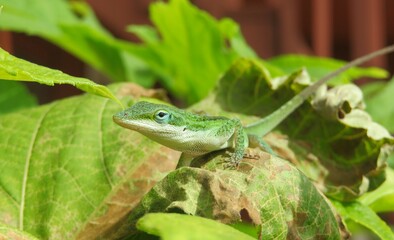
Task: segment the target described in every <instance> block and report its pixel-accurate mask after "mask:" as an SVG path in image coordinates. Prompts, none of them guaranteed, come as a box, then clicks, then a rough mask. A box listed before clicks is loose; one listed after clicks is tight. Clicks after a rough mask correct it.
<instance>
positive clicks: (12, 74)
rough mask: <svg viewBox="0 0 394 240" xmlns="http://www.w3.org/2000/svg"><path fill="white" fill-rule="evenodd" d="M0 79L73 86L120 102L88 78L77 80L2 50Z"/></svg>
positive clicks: (106, 89)
mask: <svg viewBox="0 0 394 240" xmlns="http://www.w3.org/2000/svg"><path fill="white" fill-rule="evenodd" d="M0 61H1V65H0V79H3V80H13V81H29V82H37V83H41V84H47V85H50V86H53V85H54V84H71V85H73V86H75V87H77V88H79V89H81V90H83V91H85V92H89V93H93V94H97V95H100V96H103V97H107V98H109V99H112V100H115V101H118V102H119V100H118V99H117V98H116V97H115V96H114V95H113V94H112V92H111V91H109V90H108V88H107V87H105V86H103V85H99V84H97V83H95V82H93V81H91V80H89V79H86V78H77V77H73V76H70V75H67V74H65V73H63V72H61V71H59V70H53V69H50V68H47V67H43V66H39V65H37V64H34V63H30V62H28V61H25V60H23V59H19V58H16V57H14V56H12V55H10V54H9V53H7V52H6V51H4V50H3V49H1V48H0Z"/></svg>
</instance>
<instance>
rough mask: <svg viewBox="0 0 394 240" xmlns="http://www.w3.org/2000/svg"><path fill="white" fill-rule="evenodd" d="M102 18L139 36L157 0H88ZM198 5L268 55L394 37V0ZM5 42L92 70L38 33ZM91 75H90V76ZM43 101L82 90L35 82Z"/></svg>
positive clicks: (238, 0)
mask: <svg viewBox="0 0 394 240" xmlns="http://www.w3.org/2000/svg"><path fill="white" fill-rule="evenodd" d="M87 2H88V3H89V4H90V5H91V6H92V7H93V9H94V10H95V12H96V14H97V16H98V17H99V19H100V20H101V21H102V24H103V25H104V26H105V27H107V28H108V29H109V30H110V31H111V32H112V33H113V34H114V35H115V36H117V37H120V38H124V39H130V40H132V41H138V39H136V38H135V37H134V36H132V35H130V34H129V33H127V32H126V31H125V27H126V26H127V25H130V24H149V19H148V6H149V4H150V3H151V2H153V0H117V1H102V0H87ZM192 2H193V3H194V4H195V5H196V6H198V7H199V8H201V9H204V10H206V11H208V12H209V13H211V14H212V15H213V16H215V17H216V18H222V17H230V18H233V19H234V20H236V21H237V22H238V23H239V24H240V25H241V29H242V32H243V34H244V36H245V38H246V40H247V42H248V43H249V44H250V45H251V46H252V48H253V49H254V50H255V51H256V52H257V53H258V54H259V55H260V57H262V58H269V57H272V56H275V55H279V54H283V53H303V54H313V55H319V56H327V57H334V58H338V59H343V60H350V59H354V58H356V57H358V56H361V55H363V54H366V53H368V52H371V51H374V50H376V49H379V48H382V47H384V46H386V45H388V44H390V43H393V42H394V41H393V40H394V39H393V38H394V36H393V35H394V28H393V26H394V25H393V24H391V23H393V22H394V1H392V0H347V1H343V0H222V1H215V0H195V1H192ZM0 45H1V46H2V47H3V48H5V49H6V50H8V51H10V52H12V53H13V54H14V55H16V56H18V57H21V58H24V59H27V60H30V61H32V62H35V63H38V64H42V65H45V66H48V67H52V68H57V69H60V70H62V71H64V72H66V73H69V74H71V75H76V76H86V67H85V66H84V64H83V63H82V62H80V61H79V60H77V59H76V58H74V57H73V56H71V55H69V54H67V53H65V52H64V51H62V50H61V49H59V48H57V47H55V46H53V45H51V44H50V43H48V42H46V41H44V40H41V39H39V38H36V37H30V36H26V35H23V34H15V33H7V32H1V33H0ZM366 65H373V66H379V67H383V68H386V69H388V70H389V71H390V72H391V73H392V72H393V70H394V56H393V55H390V56H383V57H380V58H376V59H374V60H372V61H370V62H369V63H368V64H366ZM88 77H89V76H88ZM30 88H32V90H33V91H35V92H38V93H40V94H39V95H40V96H39V100H40V102H47V101H51V100H53V99H57V98H62V97H65V96H68V95H71V94H75V93H77V92H76V91H77V90H75V89H74V88H73V87H70V86H64V85H63V86H57V87H56V88H50V90H46V89H47V88H46V87H44V86H37V84H35V85H31V86H30Z"/></svg>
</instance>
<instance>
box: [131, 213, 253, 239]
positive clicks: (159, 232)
mask: <svg viewBox="0 0 394 240" xmlns="http://www.w3.org/2000/svg"><path fill="white" fill-rule="evenodd" d="M137 228H138V229H139V230H141V231H145V232H147V233H149V234H153V235H156V236H159V237H160V239H163V240H176V239H178V240H183V239H190V240H191V239H196V240H197V239H207V240H219V239H228V240H232V239H234V240H238V239H239V240H253V239H255V238H252V237H250V236H248V235H246V234H244V233H242V232H240V231H237V230H236V229H234V228H232V227H230V226H227V225H224V224H222V223H219V222H216V221H213V220H210V219H206V218H202V217H196V216H188V215H183V214H175V213H172V214H171V213H150V214H147V215H145V216H143V217H142V218H140V219H139V220H138V222H137ZM191 229H193V231H191Z"/></svg>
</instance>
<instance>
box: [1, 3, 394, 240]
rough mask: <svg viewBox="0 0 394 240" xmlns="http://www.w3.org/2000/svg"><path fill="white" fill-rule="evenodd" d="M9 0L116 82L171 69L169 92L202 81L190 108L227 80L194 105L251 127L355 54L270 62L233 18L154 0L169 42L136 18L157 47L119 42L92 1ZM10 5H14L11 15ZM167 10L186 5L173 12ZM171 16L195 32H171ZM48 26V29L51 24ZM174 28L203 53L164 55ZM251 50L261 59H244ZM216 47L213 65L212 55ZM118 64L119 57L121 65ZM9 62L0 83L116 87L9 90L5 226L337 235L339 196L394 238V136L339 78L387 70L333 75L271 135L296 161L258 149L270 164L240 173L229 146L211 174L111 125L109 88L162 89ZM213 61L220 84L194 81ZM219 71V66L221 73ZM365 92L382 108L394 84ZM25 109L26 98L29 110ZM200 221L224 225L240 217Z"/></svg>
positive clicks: (124, 232)
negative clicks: (388, 164)
mask: <svg viewBox="0 0 394 240" xmlns="http://www.w3.org/2000/svg"><path fill="white" fill-rule="evenodd" d="M0 4H3V5H4V12H3V13H2V14H0V26H2V27H3V28H8V29H14V30H19V31H27V29H22V28H23V24H22V23H23V22H24V21H27V19H29V20H30V21H32V20H34V22H35V23H36V24H33V25H32V27H31V29H30V33H32V34H38V35H40V36H43V37H45V38H47V39H48V40H50V41H52V42H54V43H56V44H59V46H62V47H63V48H65V49H67V50H69V51H70V52H73V53H74V54H77V53H76V52H78V54H77V56H79V57H80V58H81V59H84V60H85V61H86V62H87V63H90V64H92V65H93V66H95V67H97V68H98V69H101V70H102V71H104V72H105V71H108V72H107V75H108V76H110V77H111V78H114V79H117V80H118V81H120V80H126V78H127V77H125V76H132V77H131V78H130V79H132V80H134V81H135V82H137V83H143V84H144V85H145V86H150V85H151V84H152V81H153V78H152V76H159V77H160V79H161V81H162V83H163V85H164V86H167V87H168V88H169V89H170V90H172V91H173V92H175V91H176V90H177V89H178V88H179V89H183V90H182V91H185V92H187V91H188V90H187V89H188V88H189V87H194V88H197V89H198V92H196V93H195V95H194V94H193V95H192V96H193V97H191V98H188V96H185V95H182V94H180V95H177V96H178V97H180V98H182V99H184V100H185V101H187V102H189V103H191V102H195V101H197V100H200V99H202V98H203V97H204V96H205V95H206V94H208V92H210V91H211V88H212V87H213V86H214V85H216V90H215V91H213V92H211V94H209V95H208V96H207V97H205V98H204V99H202V100H201V101H199V102H198V103H197V104H195V105H193V106H192V107H191V108H190V110H192V111H204V112H206V113H208V114H212V115H224V116H230V117H238V118H240V119H241V120H242V121H243V122H244V123H248V122H251V121H254V120H255V119H256V117H255V116H265V115H268V114H269V113H271V112H272V111H273V110H275V109H277V108H278V107H279V106H281V105H282V104H283V103H284V102H286V101H287V100H288V99H290V98H291V97H292V96H293V95H294V94H297V93H298V92H299V91H300V90H301V89H302V88H304V87H305V86H307V85H308V84H309V83H310V81H313V80H314V79H316V78H318V77H320V76H321V75H324V74H325V73H327V72H329V71H331V70H332V69H334V68H336V67H337V66H340V65H341V64H343V63H342V62H338V61H336V60H333V59H322V58H315V57H305V56H303V57H301V56H282V57H279V58H275V59H270V60H267V61H262V60H260V59H257V57H256V56H255V55H254V54H253V52H252V51H251V50H250V48H249V47H248V46H247V45H246V44H245V43H244V41H243V40H242V36H241V35H240V33H239V29H238V26H237V25H236V24H235V23H234V22H231V21H229V20H225V21H220V22H217V21H216V20H214V19H213V18H211V17H210V16H208V15H207V14H206V13H202V12H201V11H200V10H198V9H196V8H195V7H193V6H191V5H190V4H189V3H188V2H187V1H183V0H173V1H170V3H168V4H166V3H162V2H161V3H156V4H154V5H153V7H152V19H153V22H154V23H156V26H157V28H158V31H159V32H160V36H161V37H162V38H161V37H159V36H158V35H157V33H156V32H155V30H154V29H152V28H151V27H138V28H136V27H134V28H132V31H134V32H136V33H137V34H138V35H139V36H140V37H141V38H142V39H143V40H144V42H145V43H144V44H143V45H141V46H138V45H135V44H130V43H125V42H122V41H119V40H117V39H114V38H113V37H111V36H110V35H109V34H108V33H106V32H105V30H104V29H102V27H101V26H100V25H99V24H98V22H97V21H95V20H94V19H95V18H94V14H93V13H92V12H91V11H90V10H89V8H88V7H87V6H86V5H81V4H80V3H79V4H77V5H76V4H75V3H68V2H66V1H60V0H56V1H51V4H54V6H55V4H59V5H57V8H53V9H56V10H48V11H45V9H49V8H44V7H43V6H44V5H43V1H39V0H35V1H31V2H30V4H31V5H30V6H31V9H30V10H29V11H28V12H27V10H26V9H25V7H26V2H23V1H0ZM46 4H49V2H46ZM69 4H71V5H69ZM7 6H8V7H7ZM10 6H12V7H13V8H11V7H10ZM69 6H72V7H73V8H72V9H74V11H75V10H78V11H77V12H78V13H79V14H81V16H82V17H81V18H78V17H75V16H74V15H73V14H74V13H73V12H72V11H70V10H67V9H69V8H68V7H69ZM7 8H9V9H14V10H15V11H8V12H7ZM50 9H52V8H50ZM16 10H19V12H21V10H23V11H22V12H24V14H20V16H19V18H18V16H17V14H15V13H16V12H18V11H16ZM43 11H44V13H46V14H44V13H43ZM55 11H56V12H55ZM170 12H175V13H177V14H173V16H169V15H168V14H169V13H170ZM28 13H29V14H28ZM30 13H31V14H30ZM52 15H53V16H52ZM55 15H56V16H55ZM62 15H66V17H60V16H62ZM32 16H34V18H32ZM73 16H74V17H73ZM83 16H85V17H83ZM11 19H12V20H13V21H11ZM70 19H71V20H70ZM89 19H90V20H89ZM163 19H168V21H169V22H166V21H164V20H163ZM17 20H18V21H17ZM41 24H45V26H44V25H41ZM11 25H14V27H15V26H19V28H18V29H16V27H15V28H14V27H12V26H11ZM169 26H174V28H175V27H177V28H182V29H186V30H184V31H183V32H182V34H180V35H174V33H172V32H171V31H170V29H171V28H169ZM188 26H210V27H209V28H208V29H210V30H209V31H207V33H206V34H207V36H205V37H204V39H205V40H206V41H208V42H212V44H213V45H208V47H207V48H206V49H205V50H204V51H196V50H195V49H196V48H198V46H199V45H198V42H196V41H193V39H189V38H188V36H194V34H195V32H194V31H195V30H196V29H193V28H191V27H188ZM46 28H48V29H50V30H51V31H48V33H47V32H46V31H45V29H46ZM77 30H78V31H77ZM55 32H56V33H57V34H59V35H56V34H54V33H55ZM59 32H60V33H59ZM51 34H53V35H51ZM55 36H57V37H55ZM177 38H180V39H179V41H180V42H183V43H185V44H183V45H181V46H183V48H181V47H179V49H177V50H176V51H177V53H178V54H179V55H180V56H184V55H187V54H188V53H192V54H191V57H190V59H189V60H190V61H182V59H179V58H174V57H173V56H174V55H170V54H168V52H170V51H175V50H174V44H175V43H176V42H177ZM66 40H67V41H66ZM225 40H229V41H230V42H231V47H230V48H224V49H226V51H224V53H223V54H217V52H216V51H217V49H214V48H212V46H221V47H223V46H224V45H221V44H224V43H223V42H224V41H225ZM90 41H93V42H94V44H90V43H92V42H90ZM66 42H67V43H66ZM80 46H84V47H83V48H81V49H82V50H81V49H80ZM98 46H100V47H98ZM85 48H86V52H84V51H85ZM73 49H74V50H73ZM218 49H220V48H218ZM94 52H97V53H96V54H92V53H94ZM89 56H91V57H89ZM92 56H94V57H92ZM125 56H126V57H125ZM241 56H243V57H248V58H249V59H240V57H241ZM207 58H209V59H210V62H209V63H208V62H206V61H205V62H204V59H207ZM250 58H252V60H250ZM92 59H94V60H92ZM111 59H117V60H116V61H115V63H119V62H122V64H120V65H117V66H113V65H112V64H113V62H111ZM125 59H129V60H130V59H133V61H136V62H138V63H139V64H137V67H133V68H130V69H131V70H130V69H128V67H127V66H128V65H127V64H130V63H131V61H128V60H125ZM294 59H296V60H294ZM300 59H302V61H301V60H300ZM0 60H1V61H0V79H8V81H9V80H23V81H35V82H39V83H44V84H50V85H52V84H54V83H59V84H63V83H67V84H72V85H75V86H77V87H79V88H81V89H82V90H84V91H87V92H91V93H94V94H98V95H101V96H104V97H106V98H102V97H96V96H93V95H90V94H85V95H82V96H77V97H72V98H68V99H64V100H59V101H56V102H53V103H50V104H47V105H43V106H37V107H31V106H32V105H34V104H35V103H34V101H32V100H31V97H29V95H28V94H26V91H24V90H22V92H21V93H20V95H19V97H17V99H20V100H21V101H22V100H23V99H26V100H23V101H24V104H22V105H19V104H18V105H16V104H15V105H11V104H7V103H10V101H14V100H13V99H15V96H12V95H11V94H9V95H2V96H4V100H2V101H0V103H2V102H4V103H6V105H8V107H7V108H4V109H5V110H4V112H3V115H1V118H0V132H1V135H0V171H1V173H2V174H0V183H1V188H0V189H1V190H0V222H1V225H0V236H6V237H9V236H13V235H18V236H23V235H26V236H25V237H26V238H27V239H34V237H32V236H31V235H30V234H32V235H34V236H36V237H39V238H41V239H58V238H62V239H73V238H77V237H79V238H96V237H99V236H101V237H106V238H109V237H112V238H115V237H124V238H130V239H132V238H134V239H135V238H139V237H140V238H143V239H149V238H152V236H151V235H148V234H147V233H149V234H153V235H158V236H160V237H162V238H163V239H174V238H175V237H176V236H178V237H179V238H181V239H185V238H187V237H191V236H193V235H196V237H197V238H206V239H221V238H229V237H231V236H232V237H233V239H255V238H256V237H257V236H258V235H259V234H260V235H262V236H263V238H269V237H280V236H282V237H286V236H288V237H289V236H290V237H294V238H296V237H305V238H306V237H308V238H312V237H321V238H332V239H339V238H340V237H341V235H342V236H344V235H346V234H347V232H346V230H345V229H344V228H343V227H342V225H341V220H338V219H337V218H336V215H335V212H334V211H333V210H332V208H331V207H330V204H329V202H328V201H327V199H326V196H328V197H329V198H330V199H331V200H330V202H331V203H333V205H334V206H335V207H336V209H337V210H338V211H339V213H340V215H341V217H342V218H343V220H345V222H346V223H350V222H356V223H359V224H361V225H364V226H366V227H368V228H369V229H371V230H372V231H373V232H375V234H377V235H378V236H379V237H381V238H383V239H391V238H392V237H393V232H392V231H391V230H390V229H389V227H388V226H387V225H386V224H385V223H384V222H383V221H382V220H381V219H380V218H379V217H378V216H377V214H376V212H387V211H394V203H393V201H392V200H391V197H392V196H393V191H392V189H394V186H393V184H394V179H393V170H392V169H391V168H387V169H386V168H385V161H386V158H387V155H385V154H388V152H389V148H390V147H392V145H393V140H392V138H391V137H390V136H389V134H388V133H387V131H385V129H384V128H383V127H381V126H380V125H378V124H376V123H374V122H373V121H372V120H371V119H370V118H368V114H367V113H366V112H365V111H363V109H362V104H361V103H362V98H360V97H359V96H360V95H359V90H358V88H356V87H355V86H353V85H352V86H349V85H340V84H343V83H348V82H351V81H352V80H354V79H356V78H358V77H360V76H371V77H378V78H382V77H385V76H386V75H387V73H386V72H385V71H384V70H381V69H376V68H369V69H364V68H354V69H352V70H350V71H348V72H346V73H345V74H343V75H341V77H340V78H338V79H337V80H336V84H337V85H339V86H338V87H336V88H333V89H331V90H329V92H328V93H326V94H325V93H324V91H323V92H320V94H318V95H317V97H316V98H314V100H313V101H312V104H311V103H309V102H307V103H305V104H304V105H303V106H302V107H300V109H299V110H298V111H297V112H295V113H294V114H292V115H291V116H290V117H289V118H288V119H287V120H286V121H285V122H284V123H283V124H281V125H280V126H279V127H278V128H277V130H276V131H275V132H274V133H272V134H270V135H269V136H267V139H266V140H267V142H268V143H270V144H271V145H272V146H273V147H274V149H275V150H277V152H278V153H280V156H282V157H285V158H286V159H288V160H290V161H291V162H292V164H290V163H289V162H288V161H284V160H282V159H280V158H276V157H273V156H268V155H265V154H262V153H260V152H257V153H254V154H257V155H259V156H260V158H262V159H264V161H258V162H256V161H253V160H250V161H246V162H245V165H243V167H244V168H241V169H240V171H229V170H226V169H221V168H220V164H219V163H220V162H221V161H222V160H223V158H224V157H226V155H217V156H212V160H211V161H210V162H209V163H208V164H206V165H205V166H204V168H203V169H197V168H195V169H193V168H183V169H179V170H176V171H173V170H174V168H175V165H176V161H177V159H178V158H179V153H178V152H175V151H172V150H170V149H168V148H165V147H163V146H160V145H158V144H156V143H154V142H152V141H150V140H149V139H147V138H145V137H143V136H142V135H140V134H138V133H136V132H132V131H128V130H126V129H122V128H120V127H118V126H117V125H115V124H114V123H113V122H112V115H113V114H114V113H116V112H117V111H119V110H121V107H120V105H119V104H117V103H116V101H111V100H109V99H111V98H112V99H115V100H117V101H119V102H121V103H122V104H123V105H129V104H131V103H133V102H135V101H138V100H139V98H141V97H145V98H151V97H156V98H157V96H161V95H160V93H159V92H157V91H148V90H145V89H143V88H141V87H138V86H137V85H132V84H127V83H117V84H112V85H110V86H109V89H108V88H106V87H104V86H101V85H98V84H95V83H93V82H91V81H89V80H87V79H82V78H75V77H71V76H69V75H66V74H63V73H61V72H59V71H55V70H51V69H48V68H44V67H41V66H37V65H35V64H31V63H28V62H26V61H24V60H21V59H17V58H15V57H13V56H11V55H9V54H8V53H6V52H4V51H1V54H0ZM317 60H318V61H317ZM167 61H168V62H167ZM193 61H196V62H195V64H192V65H193V67H195V68H187V69H185V70H184V71H182V72H181V73H179V75H178V71H177V69H178V68H179V69H180V68H185V67H188V66H189V63H190V62H193ZM107 62H108V63H107ZM163 62H165V64H163V65H160V63H163ZM193 63H194V62H193ZM205 63H206V64H207V66H209V67H207V69H210V70H209V72H210V74H211V75H210V77H211V79H206V78H203V79H204V80H206V82H205V81H201V80H200V79H197V78H196V77H195V76H197V75H198V74H199V72H200V69H201V68H202V67H203V66H205V65H204V64H205ZM285 63H286V64H285ZM287 63H292V64H287ZM106 64H108V65H106ZM115 65H116V64H115ZM100 66H101V67H100ZM109 67H114V69H107V68H109ZM302 67H306V68H307V69H308V72H309V73H310V75H311V78H307V79H305V78H301V77H300V74H301V73H302V72H301V71H299V69H300V68H302ZM129 70H130V71H129ZM129 74H130V75H129ZM220 74H222V77H221V78H220V80H219V82H216V80H217V79H219V77H218V76H219V75H220ZM285 74H289V75H287V76H285ZM180 76H182V77H180ZM181 79H184V81H181ZM305 80H306V81H305ZM186 81H187V82H186ZM1 84H4V85H1V86H2V88H1V91H2V92H7V91H9V88H8V86H9V85H8V84H6V83H4V82H1ZM182 85H184V86H182ZM185 86H187V87H185ZM341 89H342V90H343V89H346V91H351V93H353V94H351V97H350V98H346V97H343V95H341V91H342V90H341ZM374 89H378V88H374ZM387 91H389V90H387ZM366 92H367V90H366ZM130 93H134V94H130ZM348 93H349V92H348ZM369 93H370V94H367V96H368V97H367V102H368V101H372V100H371V99H373V98H374V97H377V98H378V99H380V100H379V101H386V104H387V101H389V97H386V96H387V95H389V93H386V92H385V91H377V90H374V91H372V90H370V91H369ZM372 93H375V94H372ZM376 93H377V94H376ZM347 95H350V94H347ZM381 95H384V96H385V97H379V96H381ZM26 96H27V97H26ZM235 99H236V100H235ZM241 99H242V101H241ZM327 99H328V100H338V103H339V104H337V105H330V104H328V105H326V104H324V103H325V102H332V101H326V100H327ZM162 100H164V98H162ZM375 101H378V100H375ZM378 104H379V103H376V104H371V106H375V108H376V109H377V110H375V112H379V110H378V107H376V106H377V105H378ZM0 106H3V105H0ZM23 106H24V107H29V106H30V109H24V110H23V109H22V110H20V107H23ZM1 110H3V109H1ZM338 111H344V113H345V117H344V118H335V117H333V114H332V113H337V112H338ZM5 112H8V113H5ZM372 113H373V111H371V114H372ZM252 115H253V116H252ZM334 116H335V114H334ZM382 118H383V119H384V117H382ZM386 118H387V117H386ZM316 122H317V123H318V124H314V123H316ZM383 122H384V121H382V123H383ZM360 125H361V126H360ZM322 129H323V130H322ZM332 136H335V137H332ZM248 166H249V167H248ZM294 166H296V167H297V168H295V167H294ZM300 170H301V171H302V172H301V171H300ZM334 173H336V174H337V175H335V174H334ZM386 176H387V178H386ZM385 178H386V181H384V180H385ZM310 179H311V180H310ZM316 186H317V187H318V188H319V189H320V190H322V191H323V192H324V193H325V195H326V196H324V195H322V194H321V193H320V191H318V190H317V188H316ZM234 196H236V198H234ZM333 199H335V200H333ZM218 203H220V204H218ZM154 212H167V213H168V214H165V213H159V214H152V213H154ZM173 212H178V213H179V212H181V213H187V214H189V215H195V216H184V215H178V214H173ZM170 213H172V214H170ZM197 216H204V217H205V218H213V219H217V220H221V221H222V222H226V223H230V224H231V225H232V226H233V228H230V227H229V226H226V225H223V224H220V223H218V222H212V221H210V220H208V219H201V218H200V217H197ZM311 216H313V217H311ZM338 221H339V222H338ZM241 222H242V223H243V224H241ZM250 223H252V224H250ZM256 226H257V227H256ZM192 227H195V228H196V229H199V230H198V233H193V230H191V228H192ZM234 228H235V229H234ZM212 229H214V230H215V231H212ZM354 231H355V230H354ZM242 232H244V233H246V234H248V235H249V236H248V235H246V234H244V233H242ZM229 239H230V238H229Z"/></svg>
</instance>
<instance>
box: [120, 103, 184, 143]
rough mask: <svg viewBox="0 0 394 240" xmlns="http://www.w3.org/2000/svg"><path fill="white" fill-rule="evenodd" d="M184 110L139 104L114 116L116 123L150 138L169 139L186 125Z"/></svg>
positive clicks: (161, 105) (162, 105)
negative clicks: (169, 135) (170, 135)
mask: <svg viewBox="0 0 394 240" xmlns="http://www.w3.org/2000/svg"><path fill="white" fill-rule="evenodd" d="M183 112H184V111H183V110H180V109H177V108H175V107H171V106H168V105H164V104H156V103H150V102H145V101H141V102H137V103H136V104H134V105H133V106H131V107H130V108H128V109H126V110H124V111H122V112H119V113H117V114H115V115H114V116H113V120H114V122H115V123H117V124H119V125H120V126H122V127H125V128H129V129H132V130H135V131H138V132H140V133H142V134H144V135H147V136H148V137H151V138H152V137H153V138H158V137H166V136H167V137H168V134H172V133H174V132H176V131H177V129H178V128H182V126H183V125H185V122H184V116H185V113H183Z"/></svg>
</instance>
